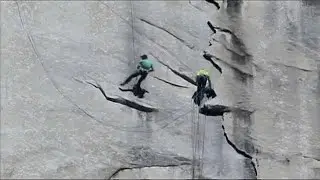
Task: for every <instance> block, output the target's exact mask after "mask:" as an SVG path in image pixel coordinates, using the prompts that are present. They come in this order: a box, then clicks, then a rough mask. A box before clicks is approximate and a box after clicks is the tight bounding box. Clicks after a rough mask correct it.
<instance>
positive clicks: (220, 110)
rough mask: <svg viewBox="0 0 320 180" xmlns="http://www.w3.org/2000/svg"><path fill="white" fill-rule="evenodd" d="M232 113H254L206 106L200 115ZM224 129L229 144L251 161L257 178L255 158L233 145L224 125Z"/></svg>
mask: <svg viewBox="0 0 320 180" xmlns="http://www.w3.org/2000/svg"><path fill="white" fill-rule="evenodd" d="M232 111H241V112H245V113H250V114H251V113H253V112H251V111H248V110H243V109H240V108H233V107H228V106H224V105H204V107H202V108H201V109H200V110H199V113H201V114H203V115H205V116H222V117H223V114H224V113H228V112H232ZM222 129H223V135H224V136H225V138H226V140H227V142H228V144H229V145H230V146H231V147H232V148H233V149H234V150H235V151H236V152H237V153H238V154H240V155H242V156H244V157H246V158H248V159H250V160H251V164H252V166H253V169H254V171H255V175H256V176H257V169H256V165H255V163H254V162H253V158H252V156H251V155H249V154H248V153H246V152H245V151H242V150H240V149H239V148H238V147H237V146H236V145H235V144H234V143H232V142H231V141H230V139H229V137H228V135H227V133H226V131H225V128H224V126H223V125H222Z"/></svg>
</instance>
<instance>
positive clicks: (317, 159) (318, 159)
mask: <svg viewBox="0 0 320 180" xmlns="http://www.w3.org/2000/svg"><path fill="white" fill-rule="evenodd" d="M302 157H303V158H308V159H313V160H316V161H320V158H315V157H310V156H306V155H303V156H302Z"/></svg>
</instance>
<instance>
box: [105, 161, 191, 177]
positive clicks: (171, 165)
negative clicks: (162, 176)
mask: <svg viewBox="0 0 320 180" xmlns="http://www.w3.org/2000/svg"><path fill="white" fill-rule="evenodd" d="M183 165H191V163H187V162H184V163H181V164H167V165H151V166H135V167H121V168H119V169H117V170H116V171H115V172H114V173H112V175H111V176H110V177H109V178H107V179H111V178H113V177H114V176H116V175H117V174H119V173H120V172H121V171H124V170H133V169H142V168H152V167H159V168H165V167H178V166H183Z"/></svg>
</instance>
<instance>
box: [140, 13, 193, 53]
mask: <svg viewBox="0 0 320 180" xmlns="http://www.w3.org/2000/svg"><path fill="white" fill-rule="evenodd" d="M139 19H140V21H142V22H145V23H147V24H149V25H151V26H153V27H156V28H158V29H161V30H163V31H165V32H166V33H168V34H170V35H171V36H173V37H174V38H176V39H177V40H179V41H180V42H181V43H182V44H184V45H186V46H187V47H188V48H190V49H194V45H192V44H189V43H188V42H186V41H185V40H183V39H182V38H180V37H178V36H177V35H175V34H173V33H172V32H170V31H169V30H167V29H165V28H163V27H160V26H158V25H156V24H154V23H152V22H150V21H147V20H145V19H142V18H139Z"/></svg>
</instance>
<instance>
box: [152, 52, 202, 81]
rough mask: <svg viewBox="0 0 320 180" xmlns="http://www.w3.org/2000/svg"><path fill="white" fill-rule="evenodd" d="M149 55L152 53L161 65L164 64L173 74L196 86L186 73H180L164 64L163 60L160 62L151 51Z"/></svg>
mask: <svg viewBox="0 0 320 180" xmlns="http://www.w3.org/2000/svg"><path fill="white" fill-rule="evenodd" d="M151 55H152V56H153V57H154V58H155V59H157V61H158V62H159V63H161V64H162V65H164V66H166V67H167V68H168V69H170V71H172V72H173V73H174V74H175V75H177V76H179V77H181V78H182V79H184V80H186V81H188V82H189V83H191V84H193V85H195V86H197V83H196V82H195V81H194V80H193V79H192V78H190V77H188V76H187V75H185V74H182V73H180V72H178V71H176V70H174V69H172V68H171V67H170V66H169V65H167V64H165V63H164V62H162V61H161V60H159V58H157V57H156V56H154V55H153V54H152V53H151Z"/></svg>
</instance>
